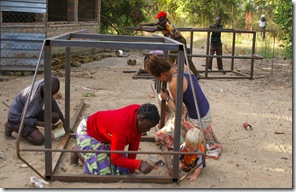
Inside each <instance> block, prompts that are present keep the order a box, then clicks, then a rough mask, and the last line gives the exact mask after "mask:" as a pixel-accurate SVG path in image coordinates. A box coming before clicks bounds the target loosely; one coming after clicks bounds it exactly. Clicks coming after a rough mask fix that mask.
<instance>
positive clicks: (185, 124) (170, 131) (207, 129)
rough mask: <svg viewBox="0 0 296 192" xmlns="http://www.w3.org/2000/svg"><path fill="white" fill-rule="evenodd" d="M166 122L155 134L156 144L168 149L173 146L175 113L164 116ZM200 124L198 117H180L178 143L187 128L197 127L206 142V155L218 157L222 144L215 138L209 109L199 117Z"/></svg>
mask: <svg viewBox="0 0 296 192" xmlns="http://www.w3.org/2000/svg"><path fill="white" fill-rule="evenodd" d="M166 119H167V120H166V124H165V126H164V127H163V128H161V129H159V130H158V131H157V132H156V134H155V141H156V144H161V145H164V146H166V147H167V148H168V150H171V149H173V147H174V131H175V115H174V114H172V113H169V114H168V115H167V118H166ZM201 121H202V126H200V122H199V120H198V119H191V118H188V117H187V118H185V116H184V115H183V116H182V119H181V135H180V144H182V143H183V142H184V138H185V134H186V133H187V131H188V130H189V129H193V128H197V129H199V130H201V131H203V134H204V139H205V142H206V148H207V149H206V155H207V157H208V158H213V159H218V158H219V156H220V154H221V152H222V145H221V143H220V142H219V140H218V139H217V137H216V135H215V133H214V130H213V129H212V126H211V122H212V116H211V112H210V111H209V112H208V113H207V114H206V115H205V116H204V117H202V118H201Z"/></svg>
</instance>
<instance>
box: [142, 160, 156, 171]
mask: <svg viewBox="0 0 296 192" xmlns="http://www.w3.org/2000/svg"><path fill="white" fill-rule="evenodd" d="M152 169H153V166H151V165H150V164H149V163H147V162H146V161H142V162H141V165H140V171H141V173H144V174H148V173H150V172H151V171H152Z"/></svg>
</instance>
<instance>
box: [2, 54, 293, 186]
mask: <svg viewBox="0 0 296 192" xmlns="http://www.w3.org/2000/svg"><path fill="white" fill-rule="evenodd" d="M198 51H204V50H195V52H198ZM127 59H136V60H137V65H135V66H130V65H127ZM193 61H194V63H195V65H196V67H197V68H198V69H199V70H203V69H204V67H203V66H202V65H203V64H204V63H205V60H204V59H200V58H194V59H193ZM224 65H225V67H224V68H225V69H226V70H227V69H230V60H227V59H225V60H224ZM213 66H214V67H213V68H215V67H216V60H214V62H213ZM140 67H143V55H142V53H134V52H132V53H131V55H130V56H128V57H115V56H114V57H109V58H105V59H103V60H101V61H97V62H92V63H87V64H83V65H82V66H81V67H77V68H72V72H71V100H70V102H71V117H73V115H74V114H75V109H76V108H77V106H78V105H79V103H80V101H81V100H83V101H84V102H85V104H86V105H85V107H84V109H83V111H82V113H81V116H83V115H89V114H91V113H93V112H96V111H97V110H102V109H113V108H119V107H123V106H125V105H128V104H131V103H146V102H150V103H155V104H156V99H155V98H154V94H153V91H152V89H151V84H152V85H154V82H153V80H151V79H132V76H133V73H124V72H123V71H136V70H138V69H139V68H140ZM249 69H250V61H249V60H236V61H235V70H239V71H241V72H248V71H249ZM271 71H273V72H271ZM53 74H54V75H58V76H59V77H60V80H61V83H62V87H61V93H62V96H63V97H62V98H61V99H59V100H58V102H59V103H60V106H61V108H63V106H64V82H65V77H64V76H63V75H62V74H63V71H60V72H53ZM219 75H220V76H221V75H222V76H223V74H222V73H221V74H219ZM226 75H228V74H226ZM254 77H255V79H253V80H248V79H211V80H209V79H201V80H200V84H201V87H202V89H203V91H204V93H205V95H206V96H207V98H208V100H209V102H210V105H211V111H212V116H213V124H212V125H213V129H214V131H215V133H216V135H217V137H218V139H219V140H220V141H221V143H222V145H223V151H222V154H221V156H220V158H219V159H218V160H214V159H207V160H206V163H207V167H206V168H205V169H203V171H202V173H201V175H200V177H199V178H198V180H197V181H196V182H194V183H190V182H189V181H188V180H187V179H185V180H184V181H182V182H181V183H179V184H178V185H177V184H176V183H170V184H156V183H123V182H114V183H111V184H110V183H103V182H102V183H84V182H75V183H67V182H61V181H53V182H50V185H46V186H45V187H46V188H115V189H116V188H138V189H139V188H140V189H145V188H157V189H168V188H173V189H178V188H198V189H208V188H215V189H218V188H223V189H227V188H239V189H243V188H253V189H254V188H257V189H258V188H265V189H266V188H267V189H268V188H276V189H277V190H280V189H291V188H292V186H293V185H294V182H293V181H292V178H293V177H292V175H293V174H292V173H293V166H292V160H293V159H292V158H293V157H292V155H293V153H292V149H293V147H292V133H293V132H292V65H291V62H289V61H287V60H274V61H272V60H263V61H256V62H255V68H254ZM2 78H3V79H6V80H5V81H0V84H1V86H0V100H1V102H2V103H1V104H0V106H1V107H0V127H1V129H0V138H1V143H0V154H1V156H0V180H1V184H0V187H1V188H34V187H33V186H32V184H31V183H30V177H31V176H34V175H35V176H37V174H36V173H35V172H34V171H33V170H32V169H30V168H28V167H26V166H24V163H23V162H22V161H21V160H20V159H18V157H17V153H16V145H15V141H14V140H6V139H5V138H4V122H5V121H6V117H7V111H8V107H7V106H6V105H5V104H4V103H6V104H8V105H10V104H11V102H12V101H13V98H14V96H15V95H16V94H17V93H18V92H19V91H20V90H21V89H23V88H24V87H26V86H28V85H30V84H31V82H32V79H33V75H29V76H2ZM41 78H43V74H39V75H38V76H37V79H38V80H39V79H41ZM3 102H4V103H3ZM81 116H80V117H81ZM244 122H248V123H250V124H251V125H252V127H253V130H252V131H246V130H245V129H244V128H243V126H242V124H243V123H244ZM148 134H149V135H150V136H153V134H154V130H152V131H150V132H149V133H148ZM71 142H73V141H71ZM58 144H59V142H58V141H53V146H56V145H58ZM20 147H21V148H26V147H27V148H36V147H34V146H32V145H30V144H28V143H27V142H26V141H24V140H21V142H20ZM39 148H40V147H39ZM41 148H42V147H41ZM140 150H143V151H146V150H151V151H155V150H160V149H159V148H158V147H157V146H156V145H155V143H152V142H142V143H141V145H140ZM20 154H21V157H22V158H24V159H25V160H26V161H28V162H29V163H30V164H31V165H32V166H33V167H34V168H35V169H36V170H38V171H39V172H40V173H43V172H44V171H45V164H44V162H45V159H44V152H21V153H20ZM69 156H70V154H69V153H65V155H64V156H63V158H62V162H61V164H60V168H59V169H60V170H59V171H62V172H65V173H69V174H84V173H83V167H82V164H81V163H80V164H79V166H77V167H73V166H71V165H70V163H69ZM139 158H146V159H148V160H149V159H151V158H152V155H139ZM157 158H159V159H161V158H162V157H161V156H157ZM151 163H152V162H151ZM166 172H167V169H166V168H165V167H159V169H158V170H155V171H153V172H151V174H150V175H157V176H161V175H166V174H167V173H166ZM135 175H139V176H142V174H141V173H140V172H136V173H135ZM16 179H17V182H16Z"/></svg>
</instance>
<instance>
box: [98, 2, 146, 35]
mask: <svg viewBox="0 0 296 192" xmlns="http://www.w3.org/2000/svg"><path fill="white" fill-rule="evenodd" d="M145 2H146V1H145V0H121V1H118V0H102V1H101V27H100V28H101V33H111V34H118V35H127V34H129V35H130V34H132V33H133V31H131V30H126V28H125V27H126V26H135V25H138V24H139V23H141V22H143V21H145V20H146V17H145V15H144V12H143V9H141V7H145V4H146V3H145ZM139 7H140V8H139Z"/></svg>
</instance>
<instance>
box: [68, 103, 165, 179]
mask: <svg viewBox="0 0 296 192" xmlns="http://www.w3.org/2000/svg"><path fill="white" fill-rule="evenodd" d="M159 120H160V115H159V112H158V109H157V107H156V106H155V105H154V104H150V103H146V104H142V105H139V104H132V105H128V106H126V107H123V108H119V109H114V110H105V111H98V112H96V113H94V114H92V115H90V116H86V117H84V118H83V119H82V120H81V122H80V124H79V126H78V128H77V132H76V141H77V146H74V147H73V149H76V150H98V151H99V150H121V151H123V150H124V148H125V147H126V146H127V145H128V150H129V151H138V149H139V145H140V139H141V136H142V133H145V132H147V131H149V130H150V129H151V128H152V127H154V126H156V125H157V124H158V123H159ZM136 156H137V154H128V155H125V154H120V153H99V152H98V153H89V152H88V153H78V152H72V153H71V158H70V161H71V163H72V164H78V160H79V159H80V160H81V161H82V162H84V170H85V172H86V173H87V174H94V175H123V174H130V173H133V172H134V171H135V170H136V169H137V170H139V171H140V172H142V173H143V174H148V173H149V172H150V171H152V169H153V166H152V165H150V164H148V163H147V162H146V161H143V160H139V159H136Z"/></svg>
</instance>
